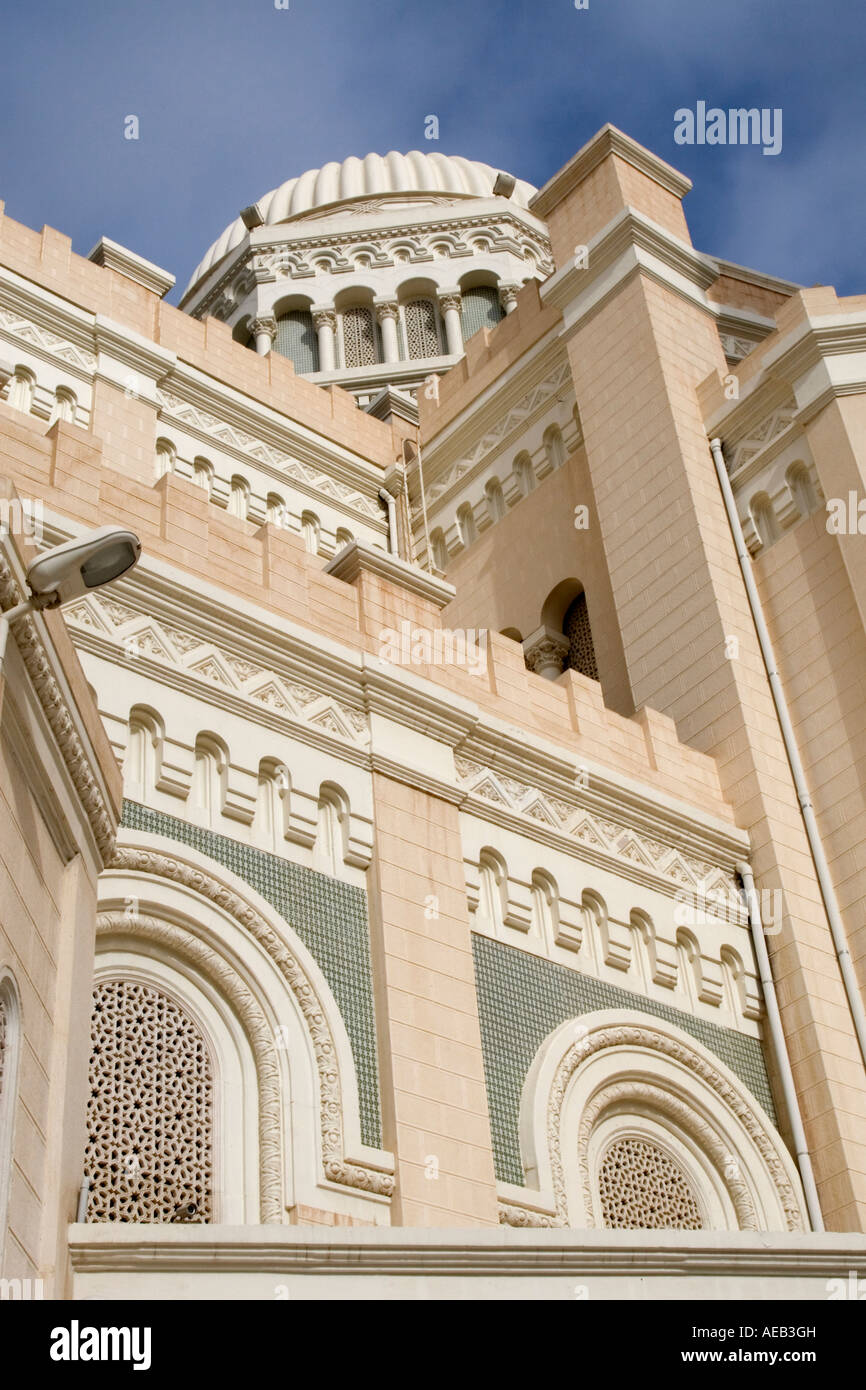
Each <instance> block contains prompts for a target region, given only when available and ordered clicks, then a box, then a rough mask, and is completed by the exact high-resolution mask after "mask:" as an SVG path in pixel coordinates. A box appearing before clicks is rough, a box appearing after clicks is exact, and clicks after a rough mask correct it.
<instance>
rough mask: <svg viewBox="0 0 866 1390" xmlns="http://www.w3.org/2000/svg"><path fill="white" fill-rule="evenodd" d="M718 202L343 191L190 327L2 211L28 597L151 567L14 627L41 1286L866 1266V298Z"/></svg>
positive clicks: (303, 1289) (7, 580) (582, 1294)
mask: <svg viewBox="0 0 866 1390" xmlns="http://www.w3.org/2000/svg"><path fill="white" fill-rule="evenodd" d="M690 186H691V185H690V183H689V180H688V179H686V178H685V177H684V176H683V175H682V174H680V173H678V172H677V171H676V170H675V169H674V168H672V167H671V166H670V165H669V164H667V163H665V162H664V161H663V160H661V159H660V158H658V157H657V156H656V155H655V154H653V153H652V152H651V151H649V150H647V149H645V148H643V147H642V146H640V145H639V144H637V143H636V142H635V141H634V140H632V139H631V138H630V137H628V136H626V135H624V134H623V133H622V132H620V131H619V130H617V129H615V128H614V127H612V126H605V127H604V128H603V129H602V130H600V131H599V132H598V133H597V134H596V135H595V136H594V137H593V138H592V139H591V140H590V141H589V142H588V143H587V144H586V145H584V146H583V148H582V149H581V150H579V152H578V153H577V154H576V155H575V156H574V157H573V158H572V159H571V160H570V161H569V162H568V163H567V164H566V165H565V167H564V168H562V169H561V170H559V172H558V173H554V174H553V176H552V177H551V178H550V179H549V181H548V182H547V183H546V184H544V186H543V187H542V188H541V189H536V188H535V187H533V186H532V185H530V184H528V183H526V182H523V181H521V180H519V179H517V178H515V177H514V176H512V175H511V174H508V173H506V172H503V171H498V170H496V169H494V168H492V167H490V166H488V165H486V164H482V163H479V162H477V161H473V160H469V159H465V158H461V157H447V156H445V155H441V154H438V153H435V152H434V153H422V152H419V151H414V152H410V153H408V154H398V153H393V152H392V153H390V154H387V155H385V156H380V155H377V154H369V155H367V156H366V157H364V158H354V157H352V158H348V159H345V160H344V161H343V162H342V163H331V164H327V165H325V167H324V168H322V169H314V170H309V171H307V172H306V173H303V174H301V175H300V176H299V177H295V178H291V179H289V181H288V182H286V183H284V184H282V185H281V186H280V187H279V188H277V189H275V190H273V191H272V192H270V193H267V194H265V195H264V196H262V197H260V198H259V200H258V201H257V202H255V203H253V204H251V205H250V206H249V207H246V208H244V209H243V211H242V212H241V214H240V216H239V217H238V218H237V219H236V220H235V221H234V222H232V223H231V225H230V226H228V227H227V228H226V230H225V231H224V232H223V233H222V234H221V236H219V237H218V239H217V240H216V241H215V242H214V243H213V245H212V246H211V247H210V249H209V250H208V251H207V252H206V254H205V255H204V257H203V259H202V260H201V262H200V264H199V265H198V267H197V268H196V270H195V272H194V273H193V275H192V278H191V280H190V282H189V284H188V285H187V287H186V289H185V291H184V292H183V295H182V297H181V299H180V302H179V306H178V307H173V306H171V305H169V304H167V303H166V302H165V295H166V294H167V293H168V292H169V290H170V289H172V287H173V286H174V283H175V282H174V277H173V276H172V275H171V274H169V273H168V272H166V271H164V270H162V269H161V268H160V267H158V266H156V265H153V264H152V263H151V262H149V261H146V260H145V259H143V258H142V257H141V256H139V255H138V254H137V253H136V252H135V251H134V250H129V249H127V248H125V247H122V246H120V245H118V244H117V243H115V242H113V241H111V240H109V239H107V238H102V239H101V240H100V242H99V243H98V244H97V246H96V247H95V248H94V249H93V251H92V252H91V253H90V255H89V256H88V257H82V256H79V255H76V254H75V253H73V252H72V249H71V244H70V241H69V239H68V238H67V237H65V236H64V235H62V234H61V233H60V232H58V231H55V230H53V229H51V228H48V227H45V228H43V229H42V230H41V231H39V232H37V231H33V230H31V229H29V228H27V227H25V226H22V225H20V224H19V223H17V222H15V221H13V220H12V219H11V218H9V217H8V216H6V215H5V214H3V210H2V205H0V387H2V389H0V608H2V609H3V610H4V611H6V610H10V609H12V608H13V607H16V606H17V605H19V604H20V603H21V602H22V601H23V600H25V599H26V598H27V595H28V581H27V573H28V569H29V567H30V565H31V564H32V563H33V561H34V560H35V558H36V557H37V555H38V554H41V553H42V552H44V551H46V550H48V549H50V548H52V547H55V546H57V545H59V544H62V543H64V542H66V541H69V540H70V539H73V538H78V537H83V536H86V535H87V534H88V533H90V532H92V531H93V530H95V529H96V528H99V527H103V526H106V525H115V526H120V527H126V528H129V529H130V530H132V531H134V532H135V534H136V535H137V536H138V537H139V538H140V541H141V546H142V554H141V559H140V561H139V563H138V564H137V565H136V566H135V567H134V568H132V569H130V570H129V571H128V572H127V573H126V574H124V575H123V576H122V577H120V578H119V579H117V580H116V581H115V582H113V583H110V584H105V585H104V586H102V587H99V586H96V585H94V587H92V588H89V589H87V591H84V592H82V593H80V594H79V595H78V596H76V597H73V598H71V599H70V600H69V601H68V602H64V603H63V604H62V606H60V607H58V608H54V609H51V608H47V609H45V610H44V611H40V612H33V613H29V614H26V615H24V616H22V617H19V618H17V619H16V620H15V621H13V622H11V623H7V624H6V625H5V626H6V627H8V636H7V641H6V645H5V652H4V651H3V647H2V643H0V653H2V655H0V1257H2V1269H0V1275H2V1280H3V1281H4V1282H3V1292H4V1296H11V1297H27V1296H28V1291H32V1290H33V1289H34V1288H36V1287H37V1282H36V1281H41V1283H39V1284H38V1287H39V1288H40V1291H44V1296H45V1297H50V1298H76V1299H106V1298H111V1299H116V1298H120V1299H139V1300H140V1299H149V1298H171V1299H198V1298H206V1299H210V1298H214V1299H222V1298H231V1299H241V1298H259V1299H260V1298H273V1299H278V1300H279V1299H284V1298H337V1299H343V1298H347V1299H351V1298H416V1297H424V1298H440V1297H441V1298H454V1297H461V1298H479V1299H487V1298H548V1297H550V1298H570V1299H572V1300H573V1299H574V1298H576V1297H577V1298H588V1299H590V1300H591V1299H609V1298H618V1299H621V1298H626V1297H652V1298H670V1299H682V1298H693V1297H698V1298H701V1297H703V1298H713V1299H717V1298H725V1297H736V1298H752V1299H762V1298H827V1297H830V1296H833V1295H832V1288H833V1287H835V1284H834V1281H836V1282H838V1281H844V1280H846V1279H847V1278H848V1276H849V1272H850V1271H851V1270H855V1271H858V1270H859V1271H860V1272H861V1273H863V1274H866V1235H864V1232H866V1069H864V1068H866V1060H864V1059H866V1013H864V1000H863V988H864V972H866V916H864V906H866V815H864V809H866V808H864V800H866V738H864V722H866V701H864V686H866V564H864V559H863V554H864V551H863V546H864V540H863V532H866V521H864V522H863V527H862V531H861V530H860V529H859V528H858V517H859V511H858V507H859V499H860V498H861V497H864V496H866V298H864V297H862V296H856V297H850V298H840V297H838V296H837V295H836V293H835V292H834V290H833V289H831V288H829V287H826V286H818V287H815V288H812V289H804V288H802V287H800V286H797V285H794V284H792V283H790V282H788V281H786V280H782V279H779V278H777V277H775V276H772V275H769V274H765V273H763V272H758V271H753V270H749V269H746V268H744V267H742V266H739V265H734V264H731V263H729V262H727V261H724V260H720V259H719V258H718V257H716V256H714V255H713V254H712V252H711V250H710V252H704V251H699V250H697V249H696V248H695V247H693V245H692V242H691V238H690V235H689V230H688V227H687V224H686V221H685V217H684V213H683V206H682V203H683V199H684V197H685V195H686V194H687V192H688V190H689V188H690ZM852 499H853V502H852ZM843 501H844V507H843ZM863 510H864V511H866V506H864V508H863ZM831 515H832V517H834V518H835V522H836V524H834V525H829V524H828V517H830V516H831ZM839 517H843V518H844V517H847V518H848V524H841V523H840V522H839ZM852 519H853V520H852ZM0 631H2V625H0ZM30 1296H32V1292H31V1294H30Z"/></svg>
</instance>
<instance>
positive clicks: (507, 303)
mask: <svg viewBox="0 0 866 1390" xmlns="http://www.w3.org/2000/svg"><path fill="white" fill-rule="evenodd" d="M519 289H520V286H519V285H518V284H517V283H516V282H515V281H513V280H509V281H508V283H507V284H504V285H500V286H499V303H500V304H501V305H502V308H503V310H504V312H505V313H506V314H513V313H514V310H515V309H516V308H517V291H518V290H519Z"/></svg>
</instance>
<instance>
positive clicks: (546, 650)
mask: <svg viewBox="0 0 866 1390" xmlns="http://www.w3.org/2000/svg"><path fill="white" fill-rule="evenodd" d="M523 656H524V660H525V661H526V665H527V666H528V667H529V670H530V671H534V672H535V674H536V675H537V676H544V678H545V680H549V681H555V680H556V678H557V676H561V675H562V672H563V671H564V669H565V662H566V658H567V656H568V638H567V637H566V636H565V635H564V634H563V633H561V632H555V631H554V630H553V628H549V627H540V628H538V629H537V630H536V631H535V632H533V633H531V634H530V636H529V637H527V638H525V640H524V642H523Z"/></svg>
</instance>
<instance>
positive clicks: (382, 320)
mask: <svg viewBox="0 0 866 1390" xmlns="http://www.w3.org/2000/svg"><path fill="white" fill-rule="evenodd" d="M375 308H376V318H377V319H378V321H379V327H380V328H381V330H382V354H383V356H384V359H385V361H386V362H399V361H400V344H399V342H398V339H397V316H398V314H399V312H400V310H399V308H398V306H397V303H396V300H393V299H389V300H385V301H383V302H381V303H380V302H378V301H376V304H375Z"/></svg>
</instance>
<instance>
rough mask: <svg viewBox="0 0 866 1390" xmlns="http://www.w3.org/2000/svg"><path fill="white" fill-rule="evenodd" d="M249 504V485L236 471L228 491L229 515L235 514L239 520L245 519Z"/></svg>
mask: <svg viewBox="0 0 866 1390" xmlns="http://www.w3.org/2000/svg"><path fill="white" fill-rule="evenodd" d="M249 506H250V485H249V483H248V482H247V480H246V478H242V477H241V476H240V474H239V473H236V474H235V476H234V477H233V478H232V482H231V491H230V493H229V505H228V513H229V516H236V517H238V518H239V519H240V520H241V521H246V519H247V512H248V511H249Z"/></svg>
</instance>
